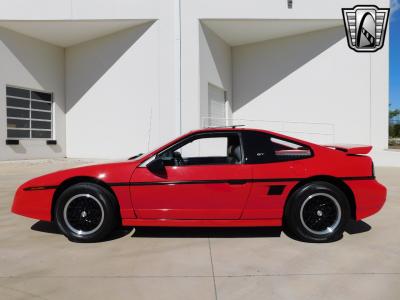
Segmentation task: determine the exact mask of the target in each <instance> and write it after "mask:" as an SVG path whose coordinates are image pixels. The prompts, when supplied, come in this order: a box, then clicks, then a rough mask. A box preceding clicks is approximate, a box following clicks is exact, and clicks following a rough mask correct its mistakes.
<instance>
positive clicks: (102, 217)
mask: <svg viewBox="0 0 400 300" xmlns="http://www.w3.org/2000/svg"><path fill="white" fill-rule="evenodd" d="M115 203H116V200H115V197H114V195H113V194H112V193H110V192H109V191H108V190H107V189H105V188H103V187H101V186H99V185H97V184H92V183H78V184H75V185H73V186H71V187H69V188H67V189H66V190H65V191H64V192H63V193H62V194H61V195H60V197H59V198H58V200H57V203H56V207H55V219H56V222H57V225H58V227H59V228H60V230H61V231H62V233H63V234H64V235H65V236H66V237H68V238H69V239H70V240H73V241H77V242H97V241H100V240H102V239H104V238H105V237H106V236H107V235H109V234H110V233H111V231H112V230H113V229H115V227H116V224H117V216H118V215H117V210H116V205H115Z"/></svg>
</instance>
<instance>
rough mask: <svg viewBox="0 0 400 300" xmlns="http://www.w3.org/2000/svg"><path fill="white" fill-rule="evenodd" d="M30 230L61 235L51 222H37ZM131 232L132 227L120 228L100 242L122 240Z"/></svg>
mask: <svg viewBox="0 0 400 300" xmlns="http://www.w3.org/2000/svg"><path fill="white" fill-rule="evenodd" d="M31 230H33V231H39V232H45V233H51V234H62V232H61V231H60V230H59V229H58V226H57V225H56V224H54V223H52V222H45V221H38V222H36V223H35V224H33V225H32V226H31ZM132 230H133V227H120V228H118V229H117V230H114V232H113V233H112V234H110V235H109V236H108V237H107V238H106V239H105V240H103V241H101V242H107V241H112V240H116V239H119V238H122V237H124V236H126V235H128V234H130V233H131V232H132Z"/></svg>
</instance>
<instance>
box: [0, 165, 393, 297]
mask: <svg viewBox="0 0 400 300" xmlns="http://www.w3.org/2000/svg"><path fill="white" fill-rule="evenodd" d="M83 163H85V162H84V161H76V160H48V161H30V162H13V163H11V162H10V163H4V162H3V163H0V299H201V300H206V299H241V300H243V299H246V300H250V299H363V300H366V299H385V300H389V299H396V300H397V299H400V233H399V224H400V204H399V198H400V169H394V168H384V169H383V168H381V169H379V168H378V169H377V176H378V178H379V180H380V181H381V182H383V183H384V184H386V185H387V187H388V188H389V194H388V196H389V197H388V201H387V203H386V205H385V207H384V208H383V210H382V211H381V212H380V213H379V214H377V215H376V216H373V217H371V218H368V219H366V220H365V223H364V222H360V223H357V224H351V226H349V228H348V230H347V233H345V235H344V237H343V239H341V240H340V241H337V242H335V243H331V244H307V243H302V242H298V241H295V240H292V239H290V238H288V237H287V236H286V235H285V234H284V233H282V232H281V231H280V230H277V229H268V228H259V229H190V228H187V229H165V228H164V229H159V228H147V229H137V230H136V231H135V230H133V229H128V230H121V231H119V232H117V233H116V234H115V236H113V237H112V239H110V240H108V241H106V242H102V243H97V244H77V243H71V242H69V241H68V240H67V239H66V238H65V237H64V236H63V235H61V234H59V233H58V231H57V229H56V228H55V227H54V226H51V225H49V224H47V223H43V222H37V221H35V220H31V219H27V218H24V217H20V216H16V215H13V214H11V213H10V206H11V203H12V197H13V193H14V191H15V189H16V188H17V186H18V185H19V184H21V183H22V182H23V181H25V180H27V179H29V178H32V177H34V176H37V175H40V174H43V173H46V172H50V171H54V170H57V169H61V168H66V167H72V166H75V165H80V164H83Z"/></svg>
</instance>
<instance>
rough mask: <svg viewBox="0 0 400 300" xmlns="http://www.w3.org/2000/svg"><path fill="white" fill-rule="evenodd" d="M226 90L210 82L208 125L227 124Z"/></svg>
mask: <svg viewBox="0 0 400 300" xmlns="http://www.w3.org/2000/svg"><path fill="white" fill-rule="evenodd" d="M225 101H226V92H225V91H224V90H223V89H221V88H219V87H217V86H215V85H213V84H210V83H209V84H208V116H209V121H208V126H225V125H226V108H225Z"/></svg>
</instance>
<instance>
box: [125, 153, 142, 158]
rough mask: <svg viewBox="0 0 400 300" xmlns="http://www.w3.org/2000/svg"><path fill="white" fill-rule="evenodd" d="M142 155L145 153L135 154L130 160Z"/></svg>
mask: <svg viewBox="0 0 400 300" xmlns="http://www.w3.org/2000/svg"><path fill="white" fill-rule="evenodd" d="M142 155H143V153H139V154H136V155H135V156H132V157H129V158H128V160H132V159H135V158H138V157H139V156H142Z"/></svg>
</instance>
